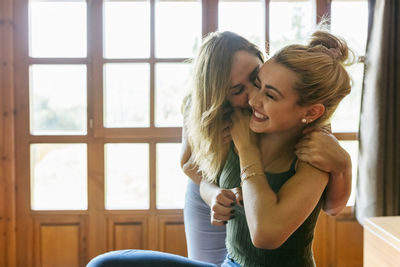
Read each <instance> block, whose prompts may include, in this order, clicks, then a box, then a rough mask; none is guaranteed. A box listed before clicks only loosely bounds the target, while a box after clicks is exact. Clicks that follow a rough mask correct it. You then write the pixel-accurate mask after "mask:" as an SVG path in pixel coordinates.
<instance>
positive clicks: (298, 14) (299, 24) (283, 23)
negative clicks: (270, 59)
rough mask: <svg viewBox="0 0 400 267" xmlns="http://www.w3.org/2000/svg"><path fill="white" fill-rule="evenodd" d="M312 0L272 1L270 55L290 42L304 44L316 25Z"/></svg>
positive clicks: (270, 8) (270, 11) (270, 9)
mask: <svg viewBox="0 0 400 267" xmlns="http://www.w3.org/2000/svg"><path fill="white" fill-rule="evenodd" d="M312 11H313V4H312V2H311V1H273V0H272V1H271V2H270V5H269V13H270V19H269V23H270V30H269V42H270V55H273V54H274V53H275V52H276V51H278V50H279V49H281V48H282V47H284V46H286V45H289V44H294V43H296V44H304V43H306V42H307V41H308V37H309V34H310V32H311V30H312V27H314V23H313V16H312V13H313V12H312Z"/></svg>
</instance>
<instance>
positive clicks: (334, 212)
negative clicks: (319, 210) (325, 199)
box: [324, 205, 346, 217]
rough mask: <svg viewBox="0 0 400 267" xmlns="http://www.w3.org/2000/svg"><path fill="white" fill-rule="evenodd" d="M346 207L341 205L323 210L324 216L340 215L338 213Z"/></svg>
mask: <svg viewBox="0 0 400 267" xmlns="http://www.w3.org/2000/svg"><path fill="white" fill-rule="evenodd" d="M345 207H346V205H341V206H339V207H336V208H324V212H325V213H326V214H328V215H329V216H332V217H334V216H336V215H338V214H340V212H341V211H342V210H343V209H344V208H345Z"/></svg>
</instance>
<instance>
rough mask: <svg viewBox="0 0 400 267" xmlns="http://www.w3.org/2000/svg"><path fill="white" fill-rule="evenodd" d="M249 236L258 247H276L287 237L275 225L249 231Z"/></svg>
mask: <svg viewBox="0 0 400 267" xmlns="http://www.w3.org/2000/svg"><path fill="white" fill-rule="evenodd" d="M250 236H251V242H252V243H253V245H254V246H255V247H256V248H260V249H277V248H279V247H280V246H282V245H283V243H285V241H286V240H287V239H288V236H287V235H286V234H285V233H284V232H283V231H282V230H280V229H277V227H272V228H269V229H268V230H261V229H259V230H256V231H253V232H252V231H250Z"/></svg>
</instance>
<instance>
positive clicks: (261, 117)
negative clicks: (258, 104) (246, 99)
mask: <svg viewBox="0 0 400 267" xmlns="http://www.w3.org/2000/svg"><path fill="white" fill-rule="evenodd" d="M254 116H256V118H258V119H263V120H265V119H268V117H267V116H264V115H263V114H261V113H258V112H257V111H254Z"/></svg>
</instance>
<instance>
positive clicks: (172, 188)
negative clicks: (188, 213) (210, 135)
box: [157, 144, 187, 209]
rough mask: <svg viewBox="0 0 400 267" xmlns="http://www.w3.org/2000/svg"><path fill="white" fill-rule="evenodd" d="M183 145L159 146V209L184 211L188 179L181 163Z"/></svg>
mask: <svg viewBox="0 0 400 267" xmlns="http://www.w3.org/2000/svg"><path fill="white" fill-rule="evenodd" d="M180 151H181V144H157V208H158V209H183V204H184V199H185V192H186V185H187V177H186V176H185V174H184V173H183V171H182V169H181V166H180V164H179V162H180Z"/></svg>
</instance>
